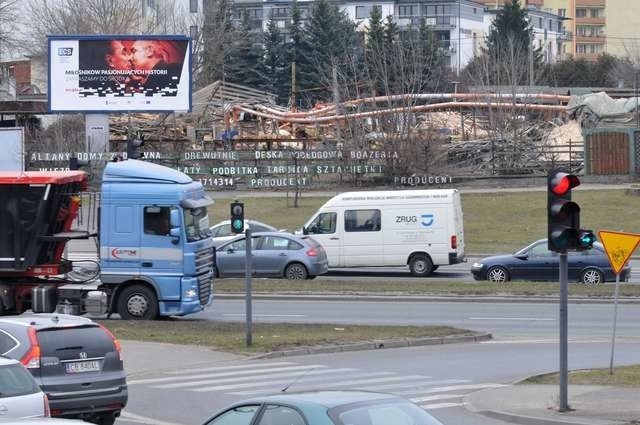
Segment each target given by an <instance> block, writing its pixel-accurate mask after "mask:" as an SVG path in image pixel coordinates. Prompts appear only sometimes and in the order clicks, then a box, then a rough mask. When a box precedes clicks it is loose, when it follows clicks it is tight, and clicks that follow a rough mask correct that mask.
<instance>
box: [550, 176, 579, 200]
mask: <svg viewBox="0 0 640 425" xmlns="http://www.w3.org/2000/svg"><path fill="white" fill-rule="evenodd" d="M579 185H580V179H578V177H577V176H574V175H573V174H569V173H565V172H562V171H557V172H555V173H553V174H552V175H550V176H549V190H550V191H551V192H552V193H553V194H554V195H556V196H564V195H566V194H567V193H569V191H570V190H571V189H572V188H574V187H576V186H579Z"/></svg>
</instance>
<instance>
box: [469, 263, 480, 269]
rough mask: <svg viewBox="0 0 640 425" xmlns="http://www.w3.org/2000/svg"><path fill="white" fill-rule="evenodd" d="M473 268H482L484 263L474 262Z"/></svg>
mask: <svg viewBox="0 0 640 425" xmlns="http://www.w3.org/2000/svg"><path fill="white" fill-rule="evenodd" d="M471 268H472V269H481V268H482V263H473V265H472V266H471Z"/></svg>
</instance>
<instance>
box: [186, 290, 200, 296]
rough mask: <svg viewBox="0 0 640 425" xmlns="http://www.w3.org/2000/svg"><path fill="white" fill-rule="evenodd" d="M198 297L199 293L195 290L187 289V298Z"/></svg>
mask: <svg viewBox="0 0 640 425" xmlns="http://www.w3.org/2000/svg"><path fill="white" fill-rule="evenodd" d="M197 296H198V291H196V290H195V289H187V290H186V291H184V297H185V298H195V297H197Z"/></svg>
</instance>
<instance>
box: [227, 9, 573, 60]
mask: <svg viewBox="0 0 640 425" xmlns="http://www.w3.org/2000/svg"><path fill="white" fill-rule="evenodd" d="M291 3H292V2H291V0H234V2H233V5H234V17H235V18H236V19H240V17H241V16H242V15H243V14H244V13H247V14H248V15H249V18H250V19H251V26H252V28H254V29H255V30H262V31H264V30H265V29H266V26H267V22H268V20H269V18H270V17H273V19H274V20H275V22H276V25H277V26H278V27H279V28H281V29H282V30H283V31H285V32H286V28H287V26H288V25H289V21H290V11H291ZM337 3H338V4H339V6H340V8H341V9H342V10H344V11H345V13H346V14H347V16H349V18H350V19H351V20H353V21H354V22H356V23H357V24H358V27H359V28H365V27H366V25H367V24H368V19H369V16H370V14H371V11H372V10H373V8H380V9H381V11H382V16H383V17H386V16H392V17H393V19H394V21H395V22H396V23H397V24H398V25H399V26H400V28H407V27H408V26H411V25H417V24H419V22H420V21H421V20H422V19H424V20H425V22H426V23H427V24H428V25H430V26H431V27H432V28H433V30H434V32H435V35H436V37H437V38H438V39H439V40H440V42H441V44H442V46H443V48H444V49H445V52H446V54H447V58H448V61H449V65H450V67H451V69H452V70H454V71H456V72H459V71H460V70H461V69H463V68H464V67H465V66H466V65H467V64H468V63H469V62H470V61H471V59H472V58H473V57H474V56H475V55H477V54H478V53H479V52H480V49H481V48H482V47H483V46H484V40H485V37H486V35H487V33H488V31H489V28H490V27H491V24H492V22H493V18H494V17H495V13H497V10H499V9H498V8H496V7H491V6H486V5H485V4H483V3H481V2H479V1H476V0H337ZM538 3H539V2H538ZM312 4H313V0H298V7H299V9H300V11H301V15H302V18H303V20H304V19H305V18H306V16H308V14H309V12H310V10H311V6H312ZM528 14H529V16H530V19H531V25H532V26H533V30H534V35H535V41H534V46H535V47H541V48H542V50H543V57H544V58H545V60H546V61H548V62H550V63H553V62H555V61H557V60H559V59H560V55H561V52H562V51H563V47H562V44H563V43H564V42H565V41H566V33H565V31H564V27H563V24H562V22H563V21H564V19H565V18H564V17H561V16H558V15H556V14H553V13H551V12H550V11H544V10H540V9H537V8H535V7H533V4H532V6H531V7H530V9H529V10H528Z"/></svg>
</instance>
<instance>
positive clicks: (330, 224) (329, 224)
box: [309, 212, 336, 235]
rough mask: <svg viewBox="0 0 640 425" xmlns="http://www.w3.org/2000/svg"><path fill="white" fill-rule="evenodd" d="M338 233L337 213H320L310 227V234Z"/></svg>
mask: <svg viewBox="0 0 640 425" xmlns="http://www.w3.org/2000/svg"><path fill="white" fill-rule="evenodd" d="M335 231H336V213H334V212H330V213H320V214H318V216H317V217H316V218H315V219H314V220H313V221H312V222H311V224H310V225H309V233H312V234H316V235H322V234H327V233H335Z"/></svg>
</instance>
